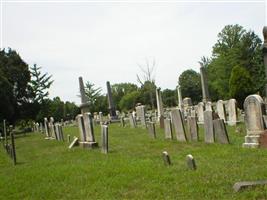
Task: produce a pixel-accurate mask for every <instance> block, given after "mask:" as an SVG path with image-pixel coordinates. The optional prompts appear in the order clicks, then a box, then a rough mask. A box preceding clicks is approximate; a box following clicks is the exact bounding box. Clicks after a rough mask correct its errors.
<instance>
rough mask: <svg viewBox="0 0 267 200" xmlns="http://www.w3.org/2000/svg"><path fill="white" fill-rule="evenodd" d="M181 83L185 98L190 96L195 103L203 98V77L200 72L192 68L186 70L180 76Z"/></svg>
mask: <svg viewBox="0 0 267 200" xmlns="http://www.w3.org/2000/svg"><path fill="white" fill-rule="evenodd" d="M179 84H180V87H181V92H182V96H183V98H185V97H190V98H191V99H192V102H193V103H195V104H196V103H198V102H200V101H201V100H202V91H201V79H200V74H199V73H197V72H196V71H194V70H192V69H189V70H185V71H184V72H183V73H182V74H181V75H180V77H179Z"/></svg>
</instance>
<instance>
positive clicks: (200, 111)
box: [197, 102, 204, 123]
mask: <svg viewBox="0 0 267 200" xmlns="http://www.w3.org/2000/svg"><path fill="white" fill-rule="evenodd" d="M197 117H198V122H199V123H203V122H204V103H202V102H200V103H198V104H197Z"/></svg>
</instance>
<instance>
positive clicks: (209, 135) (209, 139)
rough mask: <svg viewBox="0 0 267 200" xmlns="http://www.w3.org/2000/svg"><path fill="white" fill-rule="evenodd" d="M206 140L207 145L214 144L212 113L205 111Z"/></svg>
mask: <svg viewBox="0 0 267 200" xmlns="http://www.w3.org/2000/svg"><path fill="white" fill-rule="evenodd" d="M204 138H205V142H206V143H214V129H213V119H212V111H208V110H207V111H204Z"/></svg>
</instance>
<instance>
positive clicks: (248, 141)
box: [243, 95, 265, 147]
mask: <svg viewBox="0 0 267 200" xmlns="http://www.w3.org/2000/svg"><path fill="white" fill-rule="evenodd" d="M244 110H245V125H246V129H247V135H246V136H245V143H244V144H243V147H258V146H259V138H260V135H261V134H263V132H264V122H263V115H264V114H265V109H264V102H263V99H262V98H261V97H260V96H259V95H249V96H248V97H247V98H246V99H245V101H244Z"/></svg>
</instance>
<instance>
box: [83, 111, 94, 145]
mask: <svg viewBox="0 0 267 200" xmlns="http://www.w3.org/2000/svg"><path fill="white" fill-rule="evenodd" d="M83 121H84V128H85V134H86V141H87V142H95V136H94V127H93V119H92V116H91V113H84V114H83Z"/></svg>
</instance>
